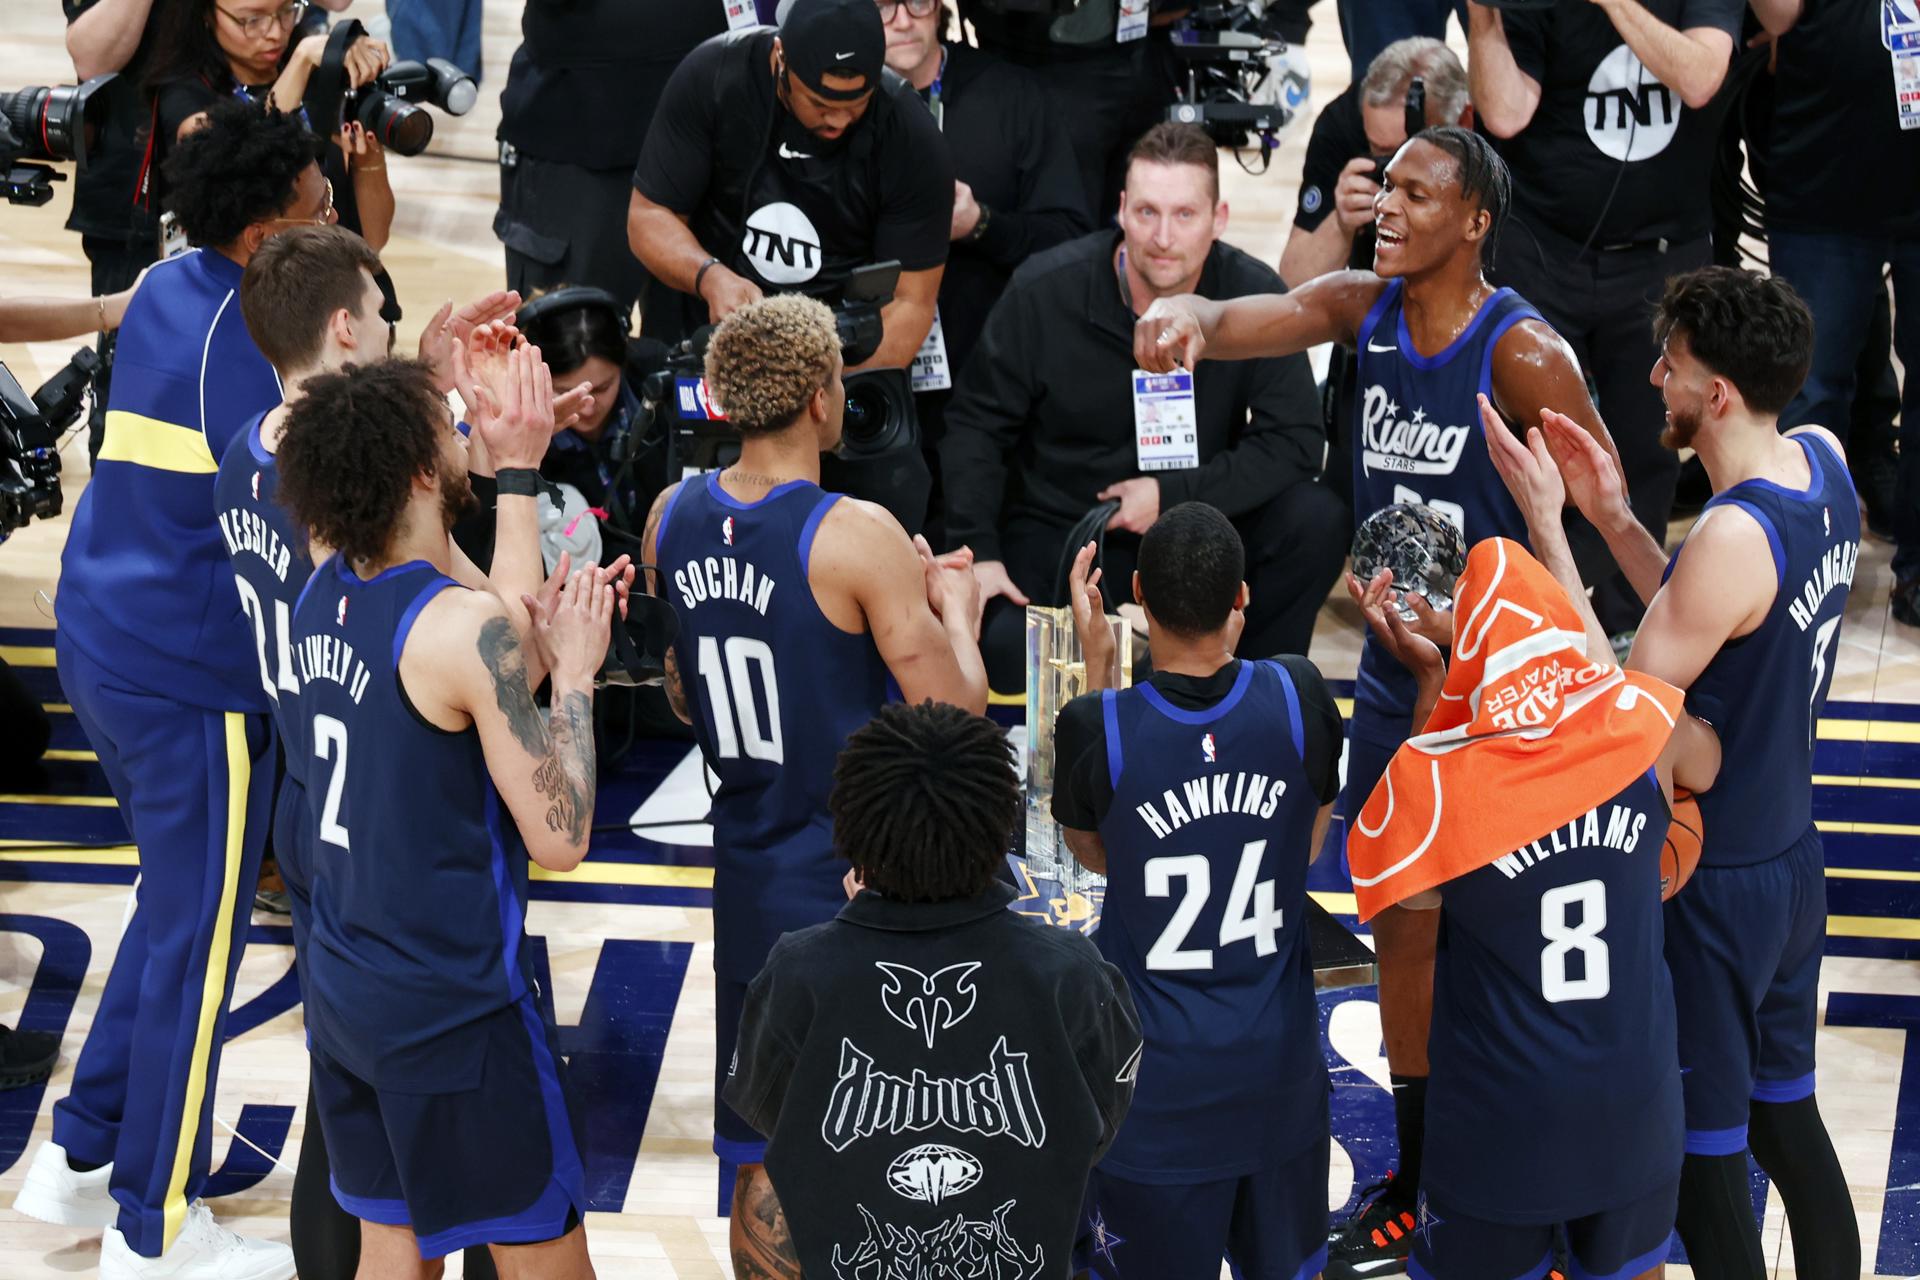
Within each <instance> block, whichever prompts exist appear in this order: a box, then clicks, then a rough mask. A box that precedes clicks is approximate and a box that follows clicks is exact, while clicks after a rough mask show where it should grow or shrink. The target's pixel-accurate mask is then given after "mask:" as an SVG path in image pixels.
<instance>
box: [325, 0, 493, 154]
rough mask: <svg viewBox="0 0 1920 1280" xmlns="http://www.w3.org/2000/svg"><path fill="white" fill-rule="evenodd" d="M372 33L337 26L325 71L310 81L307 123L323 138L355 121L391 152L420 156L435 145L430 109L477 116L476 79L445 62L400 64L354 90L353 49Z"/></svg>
mask: <svg viewBox="0 0 1920 1280" xmlns="http://www.w3.org/2000/svg"><path fill="white" fill-rule="evenodd" d="M366 33H367V32H366V28H365V27H363V26H361V25H360V23H359V22H358V21H356V20H354V19H348V20H347V21H345V22H341V23H337V24H335V26H334V28H333V30H332V32H331V33H329V35H328V36H327V47H326V52H325V53H324V54H322V55H321V58H320V65H319V66H318V67H316V68H315V69H314V72H313V75H312V77H311V78H310V79H309V80H308V81H307V96H306V99H305V101H304V103H303V105H304V106H305V108H306V112H307V121H308V123H309V125H310V127H311V128H312V129H313V131H314V132H315V133H317V134H319V135H321V136H322V137H332V136H333V135H334V134H336V133H338V132H340V130H341V128H342V127H343V126H345V125H346V124H347V123H348V122H349V121H357V122H358V123H359V124H360V125H361V126H362V127H363V128H365V129H366V131H367V132H368V133H370V134H372V135H373V136H374V138H375V139H376V140H377V141H378V142H379V143H380V145H381V146H383V147H385V148H386V149H387V150H389V151H395V152H398V153H399V154H401V155H403V156H417V155H419V154H420V153H421V152H422V151H425V150H426V149H427V144H428V143H430V142H432V141H433V117H432V116H430V115H428V114H427V112H426V107H427V106H433V107H438V108H440V110H442V111H444V112H446V113H447V114H448V115H450V116H463V115H465V114H467V112H469V111H471V110H473V104H474V102H475V101H476V100H477V99H478V98H479V96H480V91H479V90H478V89H477V88H475V86H474V83H473V77H472V76H470V75H468V74H467V73H466V72H464V71H462V70H461V69H460V68H458V67H456V66H454V65H453V64H452V63H451V62H448V61H447V60H446V59H445V58H428V59H427V60H426V61H425V62H424V63H421V62H396V63H394V64H392V65H391V66H389V67H388V68H387V69H386V70H385V71H382V72H381V73H380V74H379V75H378V76H376V77H375V78H374V79H373V80H372V81H371V82H369V83H367V84H363V85H361V86H360V87H359V88H358V89H352V88H349V86H348V83H347V72H346V56H347V48H348V46H350V45H352V44H353V42H354V41H355V40H358V39H360V37H362V36H364V35H366ZM415 103H423V104H425V106H416V105H415Z"/></svg>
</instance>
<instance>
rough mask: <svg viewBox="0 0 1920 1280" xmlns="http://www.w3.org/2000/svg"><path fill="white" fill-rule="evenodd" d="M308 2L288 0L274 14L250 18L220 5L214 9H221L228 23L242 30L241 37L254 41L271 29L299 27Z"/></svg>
mask: <svg viewBox="0 0 1920 1280" xmlns="http://www.w3.org/2000/svg"><path fill="white" fill-rule="evenodd" d="M308 2H309V0H287V3H286V4H283V5H281V6H280V7H279V8H278V9H275V10H274V11H273V12H272V13H256V14H254V15H253V16H252V17H250V18H243V17H241V16H240V15H239V14H237V13H230V12H228V11H227V10H225V9H220V6H219V5H215V6H213V7H214V8H216V9H220V12H221V14H223V15H224V16H225V17H226V19H227V21H228V22H231V23H232V24H233V25H234V26H236V27H238V28H240V34H241V35H243V36H246V37H247V38H248V39H252V38H253V37H255V36H262V35H265V34H266V33H267V31H268V29H269V28H270V27H281V28H287V29H291V28H293V27H295V26H298V25H299V23H300V19H301V18H303V17H305V16H306V12H307V5H308Z"/></svg>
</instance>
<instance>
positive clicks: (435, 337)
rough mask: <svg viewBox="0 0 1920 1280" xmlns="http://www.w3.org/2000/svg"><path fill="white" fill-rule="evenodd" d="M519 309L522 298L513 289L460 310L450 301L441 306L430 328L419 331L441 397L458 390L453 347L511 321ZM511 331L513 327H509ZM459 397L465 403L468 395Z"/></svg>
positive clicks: (491, 295)
mask: <svg viewBox="0 0 1920 1280" xmlns="http://www.w3.org/2000/svg"><path fill="white" fill-rule="evenodd" d="M519 306H520V295H519V294H517V293H515V292H514V291H513V290H511V289H501V290H496V291H495V292H493V293H489V294H487V295H486V296H485V297H481V298H476V299H474V300H473V301H472V302H469V303H467V305H465V306H464V307H461V308H460V309H459V310H458V311H456V310H454V307H453V302H452V301H451V300H448V301H446V302H443V303H441V304H440V309H439V310H438V311H436V312H434V313H433V319H431V320H429V321H427V327H426V328H425V329H422V330H421V331H420V359H421V360H422V361H424V362H425V363H426V365H427V367H428V368H430V369H432V370H433V385H434V386H435V387H437V388H438V389H439V391H440V394H442V395H445V394H446V393H447V392H449V391H452V390H455V389H456V388H458V387H459V378H458V373H457V372H456V370H455V369H454V367H453V348H454V346H455V345H456V344H458V343H462V342H466V341H467V340H468V338H470V337H471V336H472V335H473V333H474V331H475V330H477V329H479V328H481V327H482V326H484V325H488V324H491V323H493V322H495V321H506V320H511V319H512V317H513V313H514V312H515V311H516V310H517V309H518V308H519ZM508 332H512V327H511V326H510V325H509V326H508ZM469 354H471V353H469ZM460 398H461V399H462V400H465V399H466V398H467V397H466V393H465V392H464V391H462V392H461V396H460Z"/></svg>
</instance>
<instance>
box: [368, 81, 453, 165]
mask: <svg viewBox="0 0 1920 1280" xmlns="http://www.w3.org/2000/svg"><path fill="white" fill-rule="evenodd" d="M353 118H354V119H356V120H358V121H359V122H360V124H361V125H362V126H363V127H364V128H365V129H366V130H367V132H368V133H371V134H372V135H373V136H374V137H376V138H378V139H379V140H380V145H381V146H383V147H385V148H386V149H387V150H389V151H397V152H399V153H400V154H401V155H403V156H417V155H419V154H420V153H421V152H422V151H425V150H426V149H427V144H428V143H429V142H432V141H433V117H432V116H430V115H428V114H427V112H426V109H425V108H423V107H416V106H413V105H412V104H411V103H406V102H402V101H400V99H398V98H396V97H393V96H392V95H391V94H386V93H382V92H380V91H379V90H377V89H369V90H364V91H362V93H361V94H360V100H359V102H358V103H357V104H356V106H355V107H354V109H353Z"/></svg>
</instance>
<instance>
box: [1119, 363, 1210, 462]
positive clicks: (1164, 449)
mask: <svg viewBox="0 0 1920 1280" xmlns="http://www.w3.org/2000/svg"><path fill="white" fill-rule="evenodd" d="M1133 429H1134V440H1135V443H1136V444H1137V445H1138V447H1139V460H1140V470H1142V471H1148V472H1151V471H1186V470H1189V469H1191V468H1193V467H1197V466H1199V465H1200V425H1199V417H1198V415H1197V414H1196V413H1195V411H1194V403H1193V372H1192V370H1189V369H1175V370H1174V371H1173V372H1172V373H1148V372H1147V371H1146V370H1144V369H1135V370H1134V371H1133Z"/></svg>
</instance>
